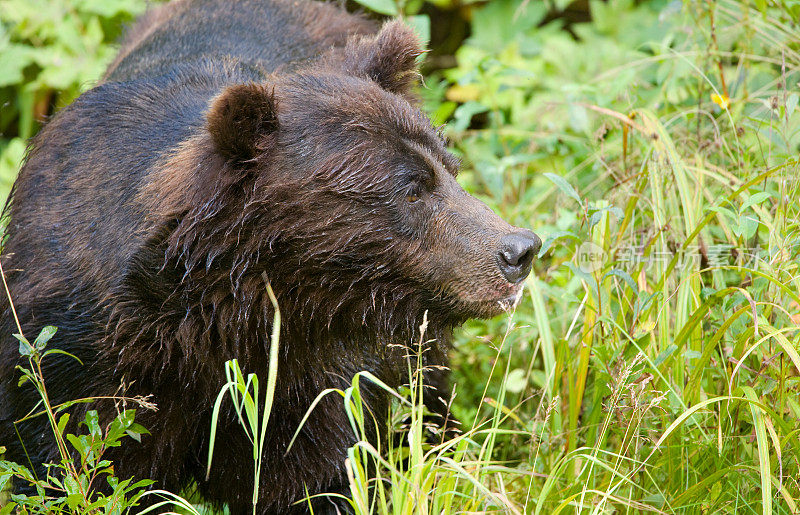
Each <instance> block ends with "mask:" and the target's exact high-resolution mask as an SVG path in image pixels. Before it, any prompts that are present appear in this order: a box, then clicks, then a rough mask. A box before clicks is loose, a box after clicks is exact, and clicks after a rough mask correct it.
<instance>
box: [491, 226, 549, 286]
mask: <svg viewBox="0 0 800 515" xmlns="http://www.w3.org/2000/svg"><path fill="white" fill-rule="evenodd" d="M541 247H542V240H540V239H539V237H538V236H536V235H535V234H533V233H532V232H530V231H520V232H515V233H511V234H507V235H506V236H504V237H503V239H502V240H501V241H500V252H499V253H498V254H499V255H498V258H499V259H498V265H499V266H500V271H501V272H502V273H503V276H504V277H505V278H506V279H507V280H508V281H509V282H512V283H518V282H519V281H521V280H522V279H524V278H525V277H527V275H528V274H529V273H530V271H531V263H532V262H533V258H534V257H535V256H536V254H538V252H539V249H540V248H541Z"/></svg>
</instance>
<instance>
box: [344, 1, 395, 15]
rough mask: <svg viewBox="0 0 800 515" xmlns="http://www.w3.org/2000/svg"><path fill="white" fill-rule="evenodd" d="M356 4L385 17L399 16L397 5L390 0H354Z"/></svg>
mask: <svg viewBox="0 0 800 515" xmlns="http://www.w3.org/2000/svg"><path fill="white" fill-rule="evenodd" d="M355 1H356V3H358V4H360V5H363V6H364V7H366V8H367V9H369V10H371V11H375V12H376V13H379V14H385V15H387V16H397V15H398V14H400V10H399V9H398V8H397V4H396V3H394V2H393V1H392V0H355Z"/></svg>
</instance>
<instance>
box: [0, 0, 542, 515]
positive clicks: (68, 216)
mask: <svg viewBox="0 0 800 515" xmlns="http://www.w3.org/2000/svg"><path fill="white" fill-rule="evenodd" d="M421 53H422V50H421V48H420V43H419V41H418V40H417V38H416V37H415V35H414V33H413V31H412V30H411V29H409V28H407V27H406V26H405V25H403V24H402V23H400V22H390V23H387V24H386V25H384V26H383V27H382V28H380V29H378V27H376V26H375V25H374V24H373V23H372V22H370V21H368V20H366V19H364V18H362V17H359V16H356V15H351V14H348V13H346V12H345V11H343V10H341V9H339V8H337V7H335V6H333V5H331V4H324V3H314V2H310V1H307V0H177V1H175V2H173V3H170V4H167V5H164V6H162V7H159V8H157V9H155V10H154V11H151V12H150V13H149V14H147V15H145V16H144V17H143V18H142V20H141V21H140V22H139V23H138V24H136V25H135V26H134V27H133V28H132V29H131V31H130V33H129V35H128V36H127V38H126V40H125V41H124V42H123V45H122V49H121V51H120V54H119V56H118V57H117V59H116V60H115V61H114V62H113V63H112V65H111V66H110V68H109V70H108V72H107V74H106V76H105V77H104V79H103V81H102V82H101V83H100V84H99V85H98V86H97V87H95V88H93V89H91V90H90V91H88V92H86V93H85V94H83V95H82V96H81V97H80V98H78V99H77V100H76V101H75V102H74V103H73V104H71V105H70V106H68V107H66V108H64V109H63V110H61V111H60V112H59V113H58V114H57V115H56V116H54V117H53V119H52V120H51V121H50V122H49V123H47V125H46V126H45V127H44V128H43V129H42V131H41V132H40V133H39V134H38V135H37V136H36V137H35V138H34V139H33V140H32V142H31V146H30V151H29V154H28V156H27V160H26V162H25V165H24V167H23V168H22V170H21V172H20V175H19V178H18V179H17V181H16V183H15V185H14V189H13V192H12V197H11V201H10V204H9V206H8V207H7V209H6V211H5V216H6V217H7V221H8V227H7V231H6V235H5V240H4V246H3V256H2V260H3V266H4V268H5V270H6V274H7V280H8V286H9V288H10V292H11V297H12V298H13V301H14V304H15V306H16V312H17V314H18V316H19V320H20V321H21V323H22V328H23V331H24V332H25V334H26V335H28V336H35V334H36V333H38V331H39V330H40V329H41V328H42V327H43V326H45V325H55V326H57V327H58V329H59V331H58V333H57V334H56V336H55V337H54V338H53V340H52V341H51V343H50V345H51V346H52V347H54V348H59V349H63V350H66V351H68V352H70V353H72V354H73V355H75V356H77V357H78V358H80V359H81V361H82V364H81V363H78V362H77V361H75V360H72V359H69V358H67V357H64V356H51V357H48V358H47V360H45V362H44V365H45V366H44V377H45V379H46V381H47V385H48V391H49V392H50V394H51V396H52V397H53V402H63V401H66V400H70V399H75V398H80V397H87V396H111V395H115V394H119V392H124V393H125V394H126V395H152V399H153V401H154V402H155V403H156V404H157V405H158V411H141V410H140V411H139V413H138V414H137V421H138V422H140V423H141V424H142V425H144V426H145V427H146V428H147V429H148V430H149V432H150V434H149V435H145V436H143V438H142V440H141V443H137V442H135V441H132V440H131V441H128V442H126V443H125V444H124V445H122V446H121V447H117V448H113V449H111V450H110V454H109V457H110V458H112V459H113V460H114V463H115V467H116V474H117V475H118V476H119V477H122V478H127V477H131V476H134V477H136V478H152V479H154V480H156V481H157V483H156V486H158V487H160V488H166V489H170V490H173V491H178V490H180V489H181V488H182V487H185V486H186V485H188V484H192V483H194V484H195V485H196V486H197V489H198V490H199V492H200V493H201V494H202V495H203V496H204V497H205V498H206V499H207V500H209V501H210V502H214V503H218V504H223V503H226V504H228V505H229V506H230V507H231V510H232V511H233V512H240V511H245V510H247V508H248V506H249V505H250V503H251V496H252V484H251V478H252V472H253V469H252V467H253V463H252V450H251V447H250V443H249V442H248V440H247V439H246V437H245V434H244V432H243V431H242V429H241V428H240V427H239V423H238V421H237V420H236V417H235V414H234V412H233V409H232V407H231V406H230V403H228V404H225V405H224V407H223V410H222V413H221V416H220V425H219V427H218V430H217V442H216V446H215V461H214V466H213V467H212V469H211V476H210V478H208V479H206V478H205V458H206V456H207V452H208V444H209V427H210V419H211V408H212V405H213V401H214V399H215V397H216V395H217V393H218V391H219V389H220V387H221V386H222V385H223V384H224V382H225V377H224V366H223V364H224V363H225V361H226V360H229V359H233V358H237V359H238V360H239V363H241V365H242V368H243V369H244V370H245V371H246V372H256V373H258V374H259V375H260V376H261V377H262V379H264V378H265V377H266V370H267V366H268V365H267V363H268V353H269V346H270V343H269V335H270V331H271V326H272V320H273V308H272V304H271V302H270V300H269V298H268V296H267V293H266V287H265V283H266V282H267V281H268V282H269V283H270V284H271V285H272V287H273V289H274V291H275V295H276V298H277V300H278V303H279V306H280V310H281V313H282V317H283V322H282V324H281V328H280V338H281V343H280V359H279V368H278V386H277V391H276V394H275V399H274V404H273V412H272V418H271V419H270V423H269V427H268V430H267V437H266V438H267V444H266V448H265V451H264V456H263V471H262V475H261V481H262V483H261V484H260V485H259V488H260V502H259V506H258V508H259V512H260V513H291V512H305V511H307V510H308V509H309V507H308V503H300V504H294V503H295V502H296V501H298V500H300V499H302V498H304V497H306V495H308V494H311V495H313V494H318V493H326V492H338V493H344V494H347V492H348V488H347V476H346V470H345V458H346V452H347V449H348V447H350V446H351V445H353V443H354V442H355V441H356V440H355V437H354V435H353V434H352V430H351V429H350V425H349V423H348V420H347V417H346V414H345V411H344V409H343V408H342V405H341V401H338V400H337V399H336V398H334V397H333V396H329V397H326V398H325V400H324V401H323V402H321V403H320V404H319V405H318V406H317V408H316V409H315V410H314V411H313V413H312V415H311V417H310V419H309V420H308V421H307V423H306V424H305V425H304V426H303V429H302V431H301V432H300V434H299V437H298V439H297V441H296V442H295V444H294V446H293V447H292V449H291V451H290V452H288V453H286V450H287V445H288V443H289V441H290V439H291V437H292V435H293V434H294V432H295V430H296V429H297V427H298V425H299V424H300V421H301V419H302V417H303V415H304V414H305V412H306V410H307V409H308V407H309V406H310V404H311V402H312V401H313V399H314V398H316V397H317V395H318V394H319V393H320V392H321V391H322V390H324V389H326V388H344V387H346V386H348V385H349V383H350V381H351V380H352V378H353V376H354V375H355V374H356V373H357V372H359V371H362V370H366V371H369V372H371V373H373V374H374V375H376V376H377V377H379V378H381V379H382V380H384V381H385V382H387V383H388V384H390V385H392V386H399V385H401V384H402V383H403V382H404V381H406V380H407V366H406V359H405V358H404V357H403V352H402V351H400V350H398V348H399V347H398V345H397V344H399V345H403V344H410V343H412V342H413V341H414V340H415V338H416V337H417V336H418V329H417V328H418V326H419V325H420V323H421V322H422V320H423V318H424V317H425V316H426V314H427V319H428V321H429V326H428V333H427V336H428V337H430V338H435V341H436V343H435V345H434V348H433V349H431V350H430V351H429V352H428V353H427V354H426V363H427V364H430V365H444V364H445V363H446V356H447V351H448V346H449V344H450V339H451V333H452V329H453V328H454V327H456V326H458V325H459V324H461V323H462V322H463V321H465V320H466V319H468V318H470V317H488V316H493V315H495V314H498V313H499V312H500V310H501V307H502V305H503V304H504V303H508V302H510V300H511V299H513V298H514V297H515V295H517V293H518V292H519V290H520V288H521V281H522V280H523V279H524V278H525V277H526V276H527V275H528V273H529V272H530V269H531V261H532V259H533V257H534V256H535V255H536V254H537V252H538V249H539V247H540V240H539V239H538V238H537V237H536V236H535V235H534V234H533V233H532V232H530V231H528V230H524V229H519V228H516V227H512V226H510V225H509V224H507V223H506V222H504V221H503V220H501V219H500V218H499V217H498V216H496V215H495V214H494V213H493V212H492V211H491V210H490V209H489V208H487V207H486V206H485V205H484V204H482V203H481V202H480V201H478V200H477V199H475V198H473V197H472V196H470V195H468V194H467V193H466V192H464V190H463V189H462V188H461V187H460V186H459V185H458V183H457V182H456V174H457V172H458V167H459V163H458V160H457V159H455V158H454V156H453V155H451V154H450V153H449V152H448V151H447V149H446V147H445V143H444V142H443V140H442V137H441V136H440V134H439V132H438V131H437V130H435V129H434V128H432V127H431V124H430V122H429V120H428V118H427V117H426V116H425V115H424V114H423V113H422V112H421V111H420V110H419V109H418V108H417V107H416V105H415V100H414V96H413V93H412V91H411V88H412V86H413V82H414V79H415V77H416V76H417V75H418V72H417V68H416V62H417V58H418V57H419V56H420V55H421ZM2 309H3V311H2V320H1V323H2V325H1V326H0V329H2V346H1V347H0V445H5V446H7V447H8V452H7V456H6V458H9V459H12V460H16V461H19V462H20V463H28V456H29V457H30V462H31V463H32V464H33V465H34V466H35V467H41V465H42V464H43V463H47V462H50V461H53V460H56V459H57V456H58V452H57V449H56V445H55V443H54V440H53V437H52V434H51V432H50V430H49V427H48V425H47V422H46V420H45V418H44V417H37V418H34V419H30V420H28V421H25V422H22V423H19V424H16V425H15V423H14V422H15V421H16V420H18V419H20V418H22V417H23V416H24V415H25V414H26V413H27V412H28V411H29V410H30V409H31V408H32V407H33V406H34V404H35V403H36V400H37V396H36V392H35V391H34V390H33V389H32V388H30V387H29V386H24V385H23V386H22V387H18V386H17V373H16V372H15V370H14V366H15V364H17V363H19V356H18V355H17V352H18V351H17V349H18V345H17V343H16V341H15V340H14V339H13V338H12V336H11V335H12V333H14V332H16V329H15V323H14V318H13V315H12V313H11V310H10V306H9V304H8V303H7V302H5V303H4V304H3V305H2ZM428 380H429V382H431V383H432V384H433V385H434V386H436V387H438V388H439V390H440V391H438V392H437V391H433V392H432V393H431V394H430V395H429V396H428V399H427V402H428V403H429V409H430V410H431V411H432V412H434V413H445V412H446V408H445V406H444V405H443V404H442V402H441V401H440V400H439V399H438V397H442V396H447V394H446V393H445V392H447V387H446V385H445V383H446V378H445V377H444V375H443V374H442V373H438V372H434V373H431V374H430V376H429V379H428ZM365 395H366V403H367V405H368V406H369V408H370V409H371V410H372V412H373V413H376V414H380V413H383V412H385V411H386V409H387V408H388V399H387V396H386V395H385V394H384V393H383V392H382V390H380V389H378V388H367V389H366V393H365ZM72 409H73V410H74V413H73V420H76V419H82V412H83V411H85V410H86V409H96V410H98V411H99V412H100V416H101V418H102V419H103V420H109V419H111V418H113V417H114V416H115V414H116V411H115V410H116V407H115V406H114V404H113V403H111V402H100V401H97V402H95V403H93V404H91V405H88V406H86V405H82V406H75V407H73V408H72ZM17 434H19V436H20V438H18V436H17ZM373 436H374V435H373ZM23 443H24V449H23ZM26 453H27V454H26ZM40 470H41V469H40ZM314 503H315V507H314V509H315V512H316V513H320V512H326V511H335V510H336V509H341V510H343V511H345V510H346V509H347V503H341V501H339V500H337V499H335V498H330V500H328V499H325V498H322V499H319V498H318V499H316V500H315V501H314ZM337 503H338V504H339V505H338V506H336V504H337Z"/></svg>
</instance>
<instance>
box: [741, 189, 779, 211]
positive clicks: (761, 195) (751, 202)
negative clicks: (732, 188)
mask: <svg viewBox="0 0 800 515" xmlns="http://www.w3.org/2000/svg"><path fill="white" fill-rule="evenodd" d="M770 197H772V195H771V194H770V193H768V192H766V191H759V192H758V193H754V194H753V195H751V196H750V198H748V199H747V200H745V201H744V203H743V204H742V207H741V208H740V209H739V212H742V211H744V210H745V209H747V208H748V207H750V206H755V205H758V204H760V203H762V202H764V201H765V200H767V199H768V198H770Z"/></svg>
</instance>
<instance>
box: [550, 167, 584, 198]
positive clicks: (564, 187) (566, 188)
mask: <svg viewBox="0 0 800 515" xmlns="http://www.w3.org/2000/svg"><path fill="white" fill-rule="evenodd" d="M544 176H545V177H547V178H548V179H550V182H552V183H553V184H555V185H556V186H558V189H560V190H561V192H562V193H564V194H565V195H567V196H568V197H569V198H571V199H575V202H577V203H578V204H583V202H582V201H581V197H580V195H578V192H577V191H575V188H573V187H572V185H571V184H570V183H568V182H567V180H566V179H564V178H563V177H561V176H560V175H556V174H554V173H546V174H544Z"/></svg>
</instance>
